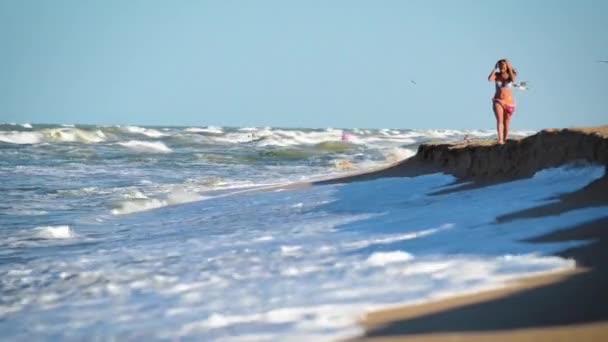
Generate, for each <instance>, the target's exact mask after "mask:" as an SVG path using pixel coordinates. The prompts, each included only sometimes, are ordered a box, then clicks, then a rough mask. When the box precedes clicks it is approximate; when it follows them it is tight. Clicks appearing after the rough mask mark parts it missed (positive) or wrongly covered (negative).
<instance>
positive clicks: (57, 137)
mask: <svg viewBox="0 0 608 342" xmlns="http://www.w3.org/2000/svg"><path fill="white" fill-rule="evenodd" d="M43 132H44V134H45V138H47V139H48V140H50V141H59V142H82V143H99V142H102V141H105V140H106V138H107V137H106V135H105V133H104V132H102V131H101V130H99V129H98V130H95V131H88V130H83V129H79V128H68V127H64V128H52V129H48V130H45V131H43Z"/></svg>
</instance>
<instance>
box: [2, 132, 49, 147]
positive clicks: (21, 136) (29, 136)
mask: <svg viewBox="0 0 608 342" xmlns="http://www.w3.org/2000/svg"><path fill="white" fill-rule="evenodd" d="M43 140H44V135H43V134H42V133H40V132H17V131H10V132H0V141H1V142H5V143H9V144H17V145H31V144H39V143H40V142H42V141H43Z"/></svg>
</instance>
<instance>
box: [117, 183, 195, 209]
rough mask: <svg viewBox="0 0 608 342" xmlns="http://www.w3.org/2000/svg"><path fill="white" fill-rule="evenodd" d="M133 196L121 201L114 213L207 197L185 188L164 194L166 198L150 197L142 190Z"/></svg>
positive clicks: (160, 206) (153, 207)
mask: <svg viewBox="0 0 608 342" xmlns="http://www.w3.org/2000/svg"><path fill="white" fill-rule="evenodd" d="M132 196H133V197H132V198H133V199H130V200H128V201H123V202H119V203H118V205H117V207H116V208H114V209H112V211H111V212H112V214H113V215H127V214H133V213H137V212H142V211H148V210H152V209H158V208H162V207H166V206H169V205H176V204H181V203H188V202H194V201H200V200H203V199H205V198H206V197H203V196H201V195H199V194H196V193H192V192H189V191H186V190H184V189H175V190H173V191H171V192H169V193H168V194H166V195H165V196H164V198H148V197H147V196H146V195H144V194H142V193H141V192H135V193H133V194H132Z"/></svg>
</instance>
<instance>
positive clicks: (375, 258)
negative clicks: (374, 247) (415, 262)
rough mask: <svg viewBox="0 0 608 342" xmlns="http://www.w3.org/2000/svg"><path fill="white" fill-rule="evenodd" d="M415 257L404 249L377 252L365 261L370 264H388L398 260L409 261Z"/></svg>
mask: <svg viewBox="0 0 608 342" xmlns="http://www.w3.org/2000/svg"><path fill="white" fill-rule="evenodd" d="M413 258H414V257H413V256H412V255H411V254H409V253H406V252H403V251H393V252H375V253H372V255H370V256H369V258H367V260H366V261H365V262H366V263H367V264H368V265H370V266H386V265H388V264H392V263H396V262H405V261H409V260H412V259H413Z"/></svg>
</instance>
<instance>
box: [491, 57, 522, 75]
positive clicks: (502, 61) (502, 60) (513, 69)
mask: <svg viewBox="0 0 608 342" xmlns="http://www.w3.org/2000/svg"><path fill="white" fill-rule="evenodd" d="M500 63H507V60H506V59H501V60H499V61H498V62H496V67H498V64H500ZM507 68H509V65H508V64H507ZM511 71H513V75H516V76H517V70H515V68H513V67H511Z"/></svg>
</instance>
